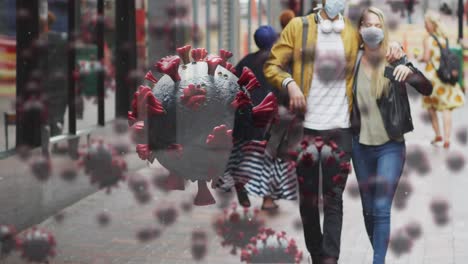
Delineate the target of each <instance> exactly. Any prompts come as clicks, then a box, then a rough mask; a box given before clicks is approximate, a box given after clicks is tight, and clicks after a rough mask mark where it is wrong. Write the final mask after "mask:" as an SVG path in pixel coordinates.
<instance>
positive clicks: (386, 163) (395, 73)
mask: <svg viewBox="0 0 468 264" xmlns="http://www.w3.org/2000/svg"><path fill="white" fill-rule="evenodd" d="M359 25H360V26H359V36H360V44H361V45H363V48H364V50H363V51H362V52H361V53H360V54H361V56H358V62H357V65H356V69H355V75H354V84H353V95H354V100H353V109H352V118H351V120H352V121H351V123H352V128H353V147H352V160H353V164H354V170H355V172H356V178H357V180H358V182H359V190H360V193H361V201H362V207H363V214H364V223H365V227H366V231H367V234H368V236H369V239H370V242H371V244H372V248H373V249H374V256H373V259H374V260H373V263H374V264H383V263H385V256H386V253H387V247H388V240H389V237H390V212H391V207H392V201H393V197H394V194H395V190H396V189H397V186H398V181H399V179H400V176H401V173H402V170H403V165H404V163H405V155H406V147H405V140H404V134H405V133H407V132H409V131H411V130H413V124H412V122H411V111H410V106H409V101H408V94H407V91H406V89H407V86H406V83H408V84H410V85H411V86H412V87H414V88H415V89H416V90H417V91H418V92H419V93H422V94H423V95H430V94H431V93H432V85H431V83H430V82H429V80H427V79H426V78H425V77H424V75H423V74H422V73H421V72H419V71H418V70H417V69H416V68H414V67H413V65H412V64H411V63H407V60H406V57H403V58H402V59H401V60H399V61H397V62H395V63H392V64H388V63H387V62H386V61H385V60H383V59H379V58H383V57H384V56H383V55H384V54H385V51H386V50H387V47H388V33H387V30H386V27H385V25H386V23H385V20H384V15H383V13H382V11H380V10H379V9H377V8H373V7H370V8H368V9H366V10H365V11H364V13H363V15H362V16H361V18H360V20H359Z"/></svg>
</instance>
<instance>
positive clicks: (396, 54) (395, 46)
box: [385, 41, 406, 63]
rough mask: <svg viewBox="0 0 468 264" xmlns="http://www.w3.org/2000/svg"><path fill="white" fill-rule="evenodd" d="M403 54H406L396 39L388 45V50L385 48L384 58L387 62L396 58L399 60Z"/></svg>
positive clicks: (391, 61)
mask: <svg viewBox="0 0 468 264" xmlns="http://www.w3.org/2000/svg"><path fill="white" fill-rule="evenodd" d="M405 55H406V54H405V52H404V51H403V49H402V47H401V45H400V43H398V42H396V41H392V42H390V44H389V45H388V50H387V54H386V55H385V58H386V59H387V61H388V62H389V63H393V62H395V61H397V60H400V59H401V58H402V57H404V56H405Z"/></svg>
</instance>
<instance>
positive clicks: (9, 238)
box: [0, 225, 16, 259]
mask: <svg viewBox="0 0 468 264" xmlns="http://www.w3.org/2000/svg"><path fill="white" fill-rule="evenodd" d="M15 236H16V229H15V228H14V227H13V226H9V225H0V259H1V258H2V257H3V256H8V255H10V253H11V252H12V251H13V250H14V249H15Z"/></svg>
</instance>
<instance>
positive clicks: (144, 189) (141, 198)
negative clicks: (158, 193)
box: [128, 174, 152, 204]
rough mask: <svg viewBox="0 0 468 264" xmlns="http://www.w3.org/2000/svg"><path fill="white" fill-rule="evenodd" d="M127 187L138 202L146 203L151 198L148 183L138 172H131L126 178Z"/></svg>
mask: <svg viewBox="0 0 468 264" xmlns="http://www.w3.org/2000/svg"><path fill="white" fill-rule="evenodd" d="M128 188H129V189H130V191H131V192H132V193H133V197H135V200H137V202H139V203H140V204H147V203H148V202H149V201H150V200H151V198H152V194H151V191H150V183H149V182H148V180H146V179H145V178H144V177H143V176H141V175H139V174H133V175H131V176H130V177H129V178H128Z"/></svg>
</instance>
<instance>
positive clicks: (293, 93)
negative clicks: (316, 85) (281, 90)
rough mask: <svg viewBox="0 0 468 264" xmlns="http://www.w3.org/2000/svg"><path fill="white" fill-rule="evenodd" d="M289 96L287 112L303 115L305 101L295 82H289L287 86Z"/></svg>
mask: <svg viewBox="0 0 468 264" xmlns="http://www.w3.org/2000/svg"><path fill="white" fill-rule="evenodd" d="M287 88H288V94H289V110H290V111H291V112H294V113H305V110H306V100H305V96H304V94H303V93H302V91H301V89H300V88H299V86H297V84H296V82H290V83H289V84H288V87H287Z"/></svg>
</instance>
